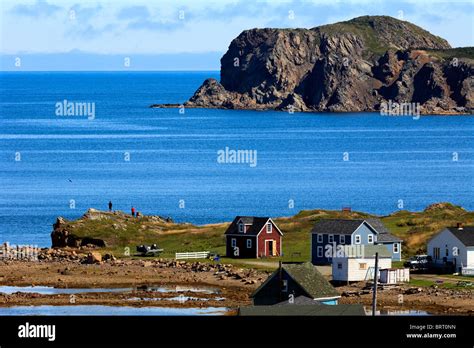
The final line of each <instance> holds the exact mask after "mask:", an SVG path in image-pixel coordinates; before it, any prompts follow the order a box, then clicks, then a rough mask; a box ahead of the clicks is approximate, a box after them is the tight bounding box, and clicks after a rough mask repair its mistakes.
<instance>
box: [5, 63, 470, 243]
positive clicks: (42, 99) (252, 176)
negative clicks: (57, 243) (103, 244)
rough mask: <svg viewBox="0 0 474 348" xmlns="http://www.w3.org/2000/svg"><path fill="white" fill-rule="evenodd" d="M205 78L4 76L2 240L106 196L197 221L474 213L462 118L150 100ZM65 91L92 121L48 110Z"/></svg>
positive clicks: (466, 126) (25, 239)
mask: <svg viewBox="0 0 474 348" xmlns="http://www.w3.org/2000/svg"><path fill="white" fill-rule="evenodd" d="M207 77H216V78H218V73H216V72H153V73H149V72H142V73H140V72H133V73H132V72H104V73H96V72H93V73H92V72H91V73H84V72H81V73H63V72H57V73H56V72H55V73H39V72H38V73H31V72H29V73H1V74H0V185H1V186H0V242H3V241H9V242H10V243H14V244H16V243H20V244H38V245H40V246H48V245H50V236H49V234H50V232H51V228H52V227H51V225H52V223H53V222H54V221H55V219H56V217H57V216H64V217H66V218H69V219H73V218H77V217H79V216H81V215H82V214H83V213H84V212H85V211H86V210H87V209H88V208H89V207H94V208H98V209H106V208H107V203H108V201H109V200H112V201H113V203H114V208H116V209H121V210H125V211H129V209H130V207H131V205H134V206H135V207H136V209H137V210H139V211H142V212H143V213H144V214H159V215H164V216H170V217H172V218H173V219H175V220H176V221H189V222H192V223H196V224H205V223H212V222H220V221H230V220H232V218H233V217H234V216H235V215H237V214H249V215H269V216H286V215H293V214H295V213H297V212H298V211H300V210H302V209H313V208H325V209H341V207H343V206H350V207H352V209H354V210H362V211H367V212H371V213H376V214H388V213H390V212H393V211H395V210H397V209H398V203H399V200H403V204H404V208H405V209H409V210H422V209H424V208H425V207H426V206H427V205H429V204H431V203H433V202H440V201H449V202H452V203H455V204H459V205H462V206H464V207H465V208H468V209H474V118H472V117H452V116H451V117H442V116H439V117H421V119H419V120H413V119H412V118H411V117H382V116H379V115H378V114H370V113H366V114H299V113H295V114H293V115H291V114H288V113H283V112H254V111H234V110H204V109H189V110H185V113H184V114H180V113H179V112H178V110H176V109H150V108H148V106H149V105H150V104H152V103H179V102H183V101H185V100H186V99H188V98H189V97H190V96H191V95H192V93H193V92H194V91H195V89H196V88H197V87H198V86H199V85H200V84H201V82H202V81H203V80H204V79H205V78H207ZM65 99H66V100H68V101H71V102H89V103H95V119H93V120H89V119H87V117H80V116H57V115H56V113H55V111H56V108H55V104H56V103H57V102H62V101H63V100H65ZM226 147H229V148H230V149H236V150H237V149H241V150H245V149H248V150H257V166H256V167H251V166H249V165H248V164H228V163H227V164H220V163H218V161H217V152H218V151H219V150H222V149H225V148H226ZM345 152H346V153H347V154H346V155H348V156H349V157H348V159H349V160H348V161H344V160H343V157H344V153H345ZM454 152H455V153H457V156H458V161H453V153H454ZM126 153H128V154H129V159H130V160H129V161H126V160H125V159H126V157H127V155H126ZM454 156H455V155H454ZM18 159H20V160H18ZM290 200H293V201H294V207H293V205H291V204H289V201H290ZM180 201H181V205H180ZM183 203H184V207H183Z"/></svg>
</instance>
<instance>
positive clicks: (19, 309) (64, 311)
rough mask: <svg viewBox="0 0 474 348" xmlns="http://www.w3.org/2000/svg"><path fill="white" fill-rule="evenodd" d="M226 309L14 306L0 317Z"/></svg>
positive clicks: (191, 312)
mask: <svg viewBox="0 0 474 348" xmlns="http://www.w3.org/2000/svg"><path fill="white" fill-rule="evenodd" d="M226 311H227V308H223V307H208V308H166V307H130V306H102V305H77V306H48V305H45V306H14V307H0V316H2V315H4V316H7V315H85V316H92V315H95V316H97V315H163V316H171V315H186V316H188V315H224V314H225V312H226Z"/></svg>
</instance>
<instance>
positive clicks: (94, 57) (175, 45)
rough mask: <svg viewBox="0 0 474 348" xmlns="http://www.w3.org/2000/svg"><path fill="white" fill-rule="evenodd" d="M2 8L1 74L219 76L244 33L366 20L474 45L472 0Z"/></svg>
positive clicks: (117, 2) (26, 4)
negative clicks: (394, 22) (383, 19)
mask: <svg viewBox="0 0 474 348" xmlns="http://www.w3.org/2000/svg"><path fill="white" fill-rule="evenodd" d="M0 6H1V7H0V22H1V27H0V38H1V41H0V69H1V70H19V69H23V70H115V69H119V70H120V69H123V68H127V69H131V70H218V69H219V67H220V63H219V58H220V57H221V56H222V54H223V53H224V52H225V51H226V49H227V47H228V46H229V44H230V42H231V40H232V39H233V38H234V37H236V36H237V35H238V34H239V33H240V32H242V31H243V30H245V29H250V28H263V27H279V28H288V27H291V28H295V27H300V28H311V27H315V26H318V25H322V24H329V23H334V22H338V21H343V20H348V19H351V18H354V17H358V16H361V15H388V16H392V17H395V18H399V19H403V20H407V21H410V22H412V23H414V24H416V25H419V26H421V27H423V28H424V29H426V30H428V31H430V32H431V33H433V34H435V35H438V36H441V37H443V38H445V39H447V40H448V42H449V43H450V44H451V45H452V46H453V47H459V46H474V28H473V22H474V1H472V0H471V1H463V0H454V1H447V0H443V1H441V0H434V1H428V0H400V1H398V0H386V1H381V0H372V1H369V0H340V1H338V0H329V1H323V0H306V1H305V0H268V1H267V0H261V1H258V0H257V1H256V0H253V1H252V0H218V1H210V0H175V1H173V0H133V1H132V0H128V1H127V0H86V1H81V0H15V1H13V0H0ZM18 58H20V64H15V62H18ZM127 58H128V61H129V63H130V64H129V65H128V66H125V65H124V61H125V60H126V59H127Z"/></svg>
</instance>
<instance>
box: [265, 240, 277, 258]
mask: <svg viewBox="0 0 474 348" xmlns="http://www.w3.org/2000/svg"><path fill="white" fill-rule="evenodd" d="M266 251H267V256H275V254H274V251H275V242H274V241H273V240H267V250H266Z"/></svg>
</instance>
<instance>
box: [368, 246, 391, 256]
mask: <svg viewBox="0 0 474 348" xmlns="http://www.w3.org/2000/svg"><path fill="white" fill-rule="evenodd" d="M375 253H379V257H392V253H391V252H390V251H389V250H388V249H387V247H385V246H383V245H364V248H363V254H364V258H372V257H375Z"/></svg>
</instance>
